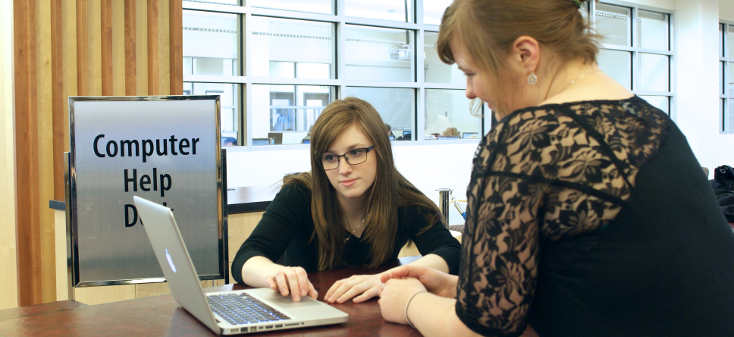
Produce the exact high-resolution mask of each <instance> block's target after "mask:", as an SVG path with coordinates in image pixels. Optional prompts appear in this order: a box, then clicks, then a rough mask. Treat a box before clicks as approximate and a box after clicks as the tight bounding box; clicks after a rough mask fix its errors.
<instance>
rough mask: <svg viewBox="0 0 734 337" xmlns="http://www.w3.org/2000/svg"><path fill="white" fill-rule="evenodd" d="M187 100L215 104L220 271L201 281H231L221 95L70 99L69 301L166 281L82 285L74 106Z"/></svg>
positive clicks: (67, 169) (105, 282)
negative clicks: (86, 291) (80, 292)
mask: <svg viewBox="0 0 734 337" xmlns="http://www.w3.org/2000/svg"><path fill="white" fill-rule="evenodd" d="M187 100H211V101H213V104H214V116H213V118H215V121H214V124H215V125H216V128H215V129H214V130H212V132H214V133H215V138H214V143H215V145H216V148H215V149H212V151H214V157H215V158H216V169H215V171H216V190H217V201H216V205H217V211H216V213H217V236H218V237H217V240H218V250H219V252H218V257H219V262H218V270H219V272H218V273H217V274H206V275H199V279H201V280H217V279H224V280H227V279H228V278H229V265H228V264H229V261H228V258H229V257H228V255H229V254H228V250H227V244H228V243H227V237H228V228H227V201H226V193H227V190H226V176H225V174H226V168H225V167H224V166H223V164H224V163H225V159H224V156H225V154H226V152H225V151H224V150H222V149H221V146H220V143H221V134H220V129H221V124H220V115H221V102H220V97H219V95H185V96H119V97H117V96H110V97H81V96H78V97H69V128H70V137H69V138H70V149H71V152H67V153H65V161H66V165H65V171H66V172H65V181H66V200H67V202H66V222H67V249H66V251H67V267H68V268H67V273H68V280H69V281H70V282H69V298H73V293H74V291H73V288H74V287H92V286H106V285H125V284H141V283H159V282H166V279H165V278H164V277H155V278H130V279H117V280H100V281H84V282H82V281H80V279H81V277H80V268H79V234H80V233H79V228H78V220H79V219H78V218H77V216H78V212H77V207H78V206H79V205H78V203H77V172H76V153H77V152H76V149H77V147H76V145H77V144H76V132H75V127H76V123H75V120H74V116H75V114H74V103H75V102H85V101H94V102H107V101H109V102H114V101H187Z"/></svg>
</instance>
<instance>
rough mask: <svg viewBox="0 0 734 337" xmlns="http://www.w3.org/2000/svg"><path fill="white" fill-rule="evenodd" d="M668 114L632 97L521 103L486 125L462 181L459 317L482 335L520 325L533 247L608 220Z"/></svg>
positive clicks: (530, 287)
mask: <svg viewBox="0 0 734 337" xmlns="http://www.w3.org/2000/svg"><path fill="white" fill-rule="evenodd" d="M669 123H670V119H669V118H668V117H667V116H666V115H665V114H664V113H663V112H661V111H660V110H658V109H656V108H654V107H652V106H651V105H649V104H648V103H647V102H645V101H644V100H642V99H640V98H639V97H636V96H635V97H632V98H630V99H627V100H622V101H589V102H579V103H567V104H559V105H544V106H540V107H533V108H527V109H522V110H518V111H515V112H514V113H512V114H511V115H510V116H507V117H506V118H504V119H503V120H502V121H501V122H500V123H499V124H498V125H497V126H496V127H494V128H493V130H492V131H491V132H490V133H489V134H488V135H487V137H485V138H484V139H483V140H482V142H481V143H480V145H479V147H478V148H477V152H476V154H475V159H474V167H473V171H472V178H471V182H470V185H469V188H468V190H467V198H468V203H467V212H468V213H467V214H469V217H468V219H467V222H466V227H465V231H464V234H463V240H464V245H463V248H462V259H461V261H462V265H461V268H460V273H459V284H458V289H457V294H458V296H457V308H456V309H457V314H458V315H459V318H460V319H462V321H463V322H464V323H465V324H467V326H469V327H470V328H472V329H473V330H474V331H476V332H479V333H482V334H494V335H513V334H518V333H521V332H522V331H523V330H524V327H525V316H526V314H527V313H528V311H529V310H530V306H531V304H532V301H533V296H534V292H535V288H536V284H537V282H538V264H539V263H540V262H539V260H540V258H539V254H540V252H541V250H542V247H543V246H544V245H545V244H546V243H548V242H562V241H564V240H569V239H571V238H574V237H577V236H579V235H581V234H585V235H591V236H593V235H594V233H595V232H599V231H602V230H603V229H604V228H605V226H606V225H608V224H609V223H610V222H611V221H612V220H614V219H615V217H616V216H617V214H619V212H620V210H621V209H622V208H623V207H624V206H625V201H626V200H627V199H628V198H629V196H630V194H631V192H632V190H633V189H634V184H635V177H636V174H637V172H638V171H639V170H640V168H642V167H644V165H645V164H646V163H647V162H649V161H650V160H652V159H653V158H654V157H655V154H656V153H657V152H658V151H659V149H660V148H661V147H662V146H663V144H664V142H665V139H666V137H667V130H668V128H669V125H670V124H669ZM585 242H586V243H585V244H582V245H580V246H583V249H592V248H593V244H591V245H589V244H588V243H589V242H591V243H593V242H594V241H593V240H591V241H589V240H586V241H585ZM577 253H578V254H583V252H577ZM572 260H573V259H570V260H568V259H567V260H565V261H566V262H567V263H570V262H572ZM543 263H545V262H543Z"/></svg>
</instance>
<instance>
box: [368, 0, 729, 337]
mask: <svg viewBox="0 0 734 337" xmlns="http://www.w3.org/2000/svg"><path fill="white" fill-rule="evenodd" d="M580 5H581V1H578V0H544V1H538V0H455V1H454V2H453V4H452V5H451V6H450V7H449V8H447V10H446V12H445V14H444V16H443V20H442V23H441V28H440V33H439V41H438V51H439V55H440V57H441V59H442V60H443V61H444V62H446V63H457V64H458V66H459V68H460V69H461V70H462V71H464V72H465V73H466V76H467V89H466V94H467V97H469V98H479V99H482V100H483V101H485V102H487V104H488V105H489V106H490V107H491V108H492V110H493V111H494V112H495V113H496V114H497V116H498V118H500V119H501V120H500V122H499V123H498V124H497V125H494V126H493V128H492V130H491V131H490V133H489V134H488V135H487V136H486V137H485V138H484V139H483V140H482V142H481V143H480V145H479V147H478V149H477V152H476V155H475V158H474V168H473V171H472V177H471V182H470V185H469V188H468V190H467V197H468V209H467V214H468V218H467V222H466V228H465V231H464V234H463V237H462V260H461V261H462V262H461V266H460V269H459V275H458V276H450V275H447V274H444V273H440V272H436V271H431V270H428V269H423V268H416V267H410V266H406V267H400V268H397V269H394V270H392V271H391V272H388V273H386V275H384V276H383V281H387V280H388V279H390V280H389V281H387V285H386V286H385V288H384V289H383V291H382V293H381V300H380V303H381V308H382V313H383V317H384V318H385V319H386V320H388V321H392V322H397V323H402V324H413V325H415V327H416V328H417V329H418V330H419V331H420V332H421V333H423V334H424V335H435V336H448V335H452V336H457V335H458V336H462V335H474V334H481V335H491V336H519V335H522V334H523V333H525V334H526V335H534V334H536V333H537V334H538V335H540V336H734V323H733V322H734V320H733V319H732V317H734V234H733V233H732V231H731V230H730V229H729V227H728V225H727V223H726V220H725V219H724V217H723V215H722V214H721V212H720V211H719V209H718V207H717V204H716V202H715V199H714V196H713V193H712V190H711V188H710V187H709V186H708V184H707V181H706V177H704V176H703V174H702V173H701V168H700V165H699V164H698V162H697V160H696V158H695V156H694V155H693V153H692V151H691V149H690V147H689V146H688V143H687V141H686V139H685V137H684V135H683V134H682V133H681V131H680V130H679V129H678V128H677V127H676V125H675V124H674V123H673V122H672V121H671V120H670V118H669V117H668V116H667V115H666V114H665V113H663V112H662V111H660V110H659V109H657V108H655V107H653V106H651V105H650V104H649V103H647V102H646V101H644V100H642V99H641V98H639V97H637V96H635V95H633V94H632V93H631V92H629V91H627V90H626V89H625V88H623V87H622V86H620V85H619V84H617V83H615V82H614V81H613V80H612V79H611V78H610V77H608V76H607V75H605V74H604V73H603V72H602V71H601V70H600V69H599V67H598V65H597V63H596V54H597V47H596V43H595V42H594V41H595V38H596V36H595V35H593V33H591V32H590V31H589V30H587V28H588V26H587V22H586V21H585V19H584V18H583V17H582V15H581V13H580V12H579V7H580ZM406 276H409V277H408V278H405V279H403V277H406ZM410 277H413V278H410Z"/></svg>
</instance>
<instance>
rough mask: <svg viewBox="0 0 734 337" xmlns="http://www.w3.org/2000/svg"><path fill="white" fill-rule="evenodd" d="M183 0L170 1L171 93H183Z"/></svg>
mask: <svg viewBox="0 0 734 337" xmlns="http://www.w3.org/2000/svg"><path fill="white" fill-rule="evenodd" d="M182 6H183V4H182V3H181V1H174V0H169V1H168V36H169V38H168V43H169V46H168V47H169V48H168V51H169V54H168V57H169V61H168V64H169V65H170V66H169V67H168V68H169V70H170V77H171V78H170V79H169V80H168V83H169V85H170V86H171V87H170V93H171V95H183V18H182V15H181V14H180V13H183V10H182Z"/></svg>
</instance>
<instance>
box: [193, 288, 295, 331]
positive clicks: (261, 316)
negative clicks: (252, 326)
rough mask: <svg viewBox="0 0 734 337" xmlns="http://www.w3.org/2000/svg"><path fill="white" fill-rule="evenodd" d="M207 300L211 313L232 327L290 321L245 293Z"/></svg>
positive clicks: (223, 295) (218, 296) (212, 297)
mask: <svg viewBox="0 0 734 337" xmlns="http://www.w3.org/2000/svg"><path fill="white" fill-rule="evenodd" d="M207 298H208V299H209V306H210V307H211V308H212V311H214V312H215V313H217V315H219V316H220V317H222V318H224V319H225V320H227V322H229V323H230V324H232V325H241V324H249V323H263V322H273V321H282V320H286V319H290V317H288V316H287V315H285V314H283V313H282V312H280V311H277V310H275V309H273V308H272V307H270V306H269V305H267V304H265V303H263V302H261V301H260V300H258V299H256V298H254V297H252V296H250V295H247V294H245V293H240V294H221V295H208V296H207Z"/></svg>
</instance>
